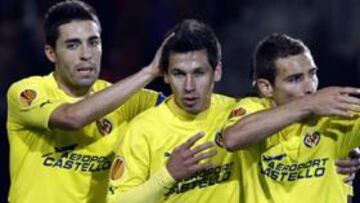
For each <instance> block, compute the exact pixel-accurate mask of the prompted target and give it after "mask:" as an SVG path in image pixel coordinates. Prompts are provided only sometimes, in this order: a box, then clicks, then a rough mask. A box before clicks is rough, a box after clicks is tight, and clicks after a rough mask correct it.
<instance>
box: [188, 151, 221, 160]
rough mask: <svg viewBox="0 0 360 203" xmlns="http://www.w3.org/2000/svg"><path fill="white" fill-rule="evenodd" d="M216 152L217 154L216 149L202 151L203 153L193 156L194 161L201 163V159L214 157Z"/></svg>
mask: <svg viewBox="0 0 360 203" xmlns="http://www.w3.org/2000/svg"><path fill="white" fill-rule="evenodd" d="M216 154H217V151H216V150H211V151H209V152H206V153H202V154H199V155H197V156H195V157H194V158H192V162H193V163H199V162H200V161H201V160H204V159H207V158H210V157H213V156H215V155H216Z"/></svg>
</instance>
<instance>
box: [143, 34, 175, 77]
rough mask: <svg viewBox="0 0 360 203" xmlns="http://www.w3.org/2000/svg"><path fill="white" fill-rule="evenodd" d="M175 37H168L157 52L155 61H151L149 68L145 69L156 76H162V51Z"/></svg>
mask: <svg viewBox="0 0 360 203" xmlns="http://www.w3.org/2000/svg"><path fill="white" fill-rule="evenodd" d="M173 36H174V33H171V34H170V35H169V36H167V37H166V38H165V39H164V41H163V42H162V43H161V45H160V47H159V48H158V50H157V51H156V54H155V56H154V58H153V60H152V61H151V63H150V64H149V65H148V66H146V67H145V69H148V71H149V72H151V73H152V74H153V75H154V76H160V75H161V73H162V72H161V71H162V68H161V67H160V65H161V64H160V60H161V55H162V50H163V48H164V46H165V44H166V43H167V42H168V41H169V39H170V38H171V37H173Z"/></svg>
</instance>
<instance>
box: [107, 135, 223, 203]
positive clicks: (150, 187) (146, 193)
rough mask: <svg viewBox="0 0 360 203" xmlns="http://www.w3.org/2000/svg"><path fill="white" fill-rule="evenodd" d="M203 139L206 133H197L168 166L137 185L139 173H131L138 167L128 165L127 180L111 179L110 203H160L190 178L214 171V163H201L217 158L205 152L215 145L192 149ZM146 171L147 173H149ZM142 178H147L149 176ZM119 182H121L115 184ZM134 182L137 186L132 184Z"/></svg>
mask: <svg viewBox="0 0 360 203" xmlns="http://www.w3.org/2000/svg"><path fill="white" fill-rule="evenodd" d="M201 137H203V133H198V134H196V135H194V136H193V137H191V138H190V139H189V140H187V141H186V142H185V143H183V144H181V145H180V146H178V147H177V148H175V150H174V151H173V152H172V154H171V156H170V159H169V161H168V162H167V164H166V165H165V166H164V167H162V168H161V169H160V170H159V171H158V172H157V173H155V174H154V175H152V176H150V177H149V178H148V179H147V180H144V179H143V180H142V181H137V180H138V179H139V178H138V177H139V175H137V174H138V173H136V172H135V171H130V170H137V169H135V168H136V166H137V163H132V166H133V167H131V166H130V165H129V168H128V171H127V172H125V173H124V177H116V176H112V175H111V180H110V188H109V191H108V195H107V200H108V202H111V203H120V202H132V203H142V202H147V203H152V202H154V203H156V202H159V201H160V200H161V198H162V197H163V195H164V194H165V193H166V192H167V191H168V190H169V189H170V188H171V186H172V185H173V184H174V183H175V182H176V181H180V180H182V179H185V178H188V177H190V176H192V175H193V174H195V173H196V172H198V171H201V170H203V169H206V168H209V167H211V163H200V162H201V161H202V160H204V159H207V158H209V157H212V156H214V155H215V154H216V151H214V150H210V151H207V152H204V151H205V150H208V149H209V148H211V147H212V146H213V144H212V143H210V142H209V143H204V144H201V145H198V146H197V147H194V148H192V146H193V145H194V144H195V143H196V142H197V141H198V140H199V139H201ZM125 159H126V157H125ZM131 160H134V159H131ZM135 160H136V159H135ZM129 164H130V163H129ZM140 164H141V163H140ZM140 168H141V167H140ZM143 171H144V173H146V171H148V170H143ZM111 174H116V168H115V167H112V169H111ZM136 176H138V177H136ZM140 176H141V175H140ZM142 176H143V177H145V176H146V175H145V176H144V175H142ZM116 178H118V179H119V180H118V181H116ZM131 182H136V183H135V184H133V183H131Z"/></svg>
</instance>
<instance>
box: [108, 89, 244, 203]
mask: <svg viewBox="0 0 360 203" xmlns="http://www.w3.org/2000/svg"><path fill="white" fill-rule="evenodd" d="M234 104H235V100H234V99H232V98H229V97H225V96H221V95H217V94H213V95H212V98H211V106H210V108H209V109H207V110H206V111H204V112H201V113H200V114H198V115H190V114H188V113H186V112H184V111H183V110H182V109H180V108H179V107H178V106H177V105H176V104H175V102H174V99H173V98H172V97H170V98H169V99H168V100H166V102H164V103H162V104H161V105H159V106H157V107H154V108H151V109H149V110H147V111H145V112H144V113H142V114H140V115H139V116H138V117H136V118H135V119H134V120H133V121H132V122H131V123H130V124H129V127H128V129H127V132H126V134H125V136H124V137H123V138H124V140H123V142H122V143H121V146H120V147H119V156H120V157H121V163H122V165H123V166H122V170H121V173H120V174H121V175H120V176H119V177H118V178H117V179H115V180H111V181H110V190H109V193H108V198H109V200H110V201H111V202H121V201H124V199H122V195H123V194H124V193H126V192H128V191H131V190H132V189H134V188H136V187H138V186H139V185H141V184H144V183H145V182H146V181H147V180H148V179H150V178H151V177H152V176H154V175H155V174H156V173H158V171H159V170H162V169H163V168H164V166H165V165H166V163H167V161H168V158H169V157H170V155H171V152H172V151H173V150H174V148H175V147H177V146H179V145H180V144H182V143H184V142H185V141H186V140H188V139H189V138H190V137H191V136H193V135H194V134H196V133H198V132H199V131H203V132H205V136H204V137H202V138H201V139H200V140H199V141H198V142H197V143H196V144H195V146H194V147H196V146H197V145H200V144H203V143H205V142H208V141H213V142H215V143H217V144H216V145H215V150H216V151H217V155H215V156H214V157H212V158H209V159H206V160H205V161H210V162H212V163H213V167H211V168H209V169H207V170H203V171H200V172H197V173H195V174H194V175H193V176H191V177H190V178H187V179H184V180H181V181H179V182H175V181H168V182H167V183H169V184H170V185H166V184H164V187H166V190H164V191H163V193H162V194H160V195H158V194H154V196H156V195H158V196H160V197H159V199H157V200H155V201H154V202H167V203H172V202H173V203H175V202H176V203H179V202H186V203H191V202H194V203H197V202H207V203H218V202H227V203H231V202H233V203H239V196H240V193H239V192H240V181H239V175H240V171H239V167H238V166H239V163H238V160H237V156H236V154H233V153H229V152H227V151H226V149H224V148H223V145H222V140H221V134H220V132H221V130H222V128H223V125H224V124H225V122H226V120H227V116H228V113H229V111H230V110H231V109H232V107H233V105H234ZM170 179H171V177H170ZM154 187H156V186H154ZM143 189H144V190H137V192H136V194H135V193H133V194H132V198H130V199H129V198H127V201H129V202H137V201H135V199H141V198H139V196H140V197H141V196H143V195H146V194H148V192H147V191H145V190H151V189H153V188H149V187H146V188H143ZM146 198H147V201H145V202H152V201H150V199H152V197H150V196H148V197H144V198H143V199H146ZM143 201H144V200H140V201H139V202H143Z"/></svg>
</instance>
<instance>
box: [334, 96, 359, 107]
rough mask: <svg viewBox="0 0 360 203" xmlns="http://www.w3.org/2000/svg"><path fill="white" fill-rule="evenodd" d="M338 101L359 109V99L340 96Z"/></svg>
mask: <svg viewBox="0 0 360 203" xmlns="http://www.w3.org/2000/svg"><path fill="white" fill-rule="evenodd" d="M338 101H340V102H342V103H346V104H350V105H351V106H353V107H354V108H355V109H356V108H357V109H359V108H360V99H359V98H356V97H353V96H350V95H343V96H340V97H339V98H338Z"/></svg>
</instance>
